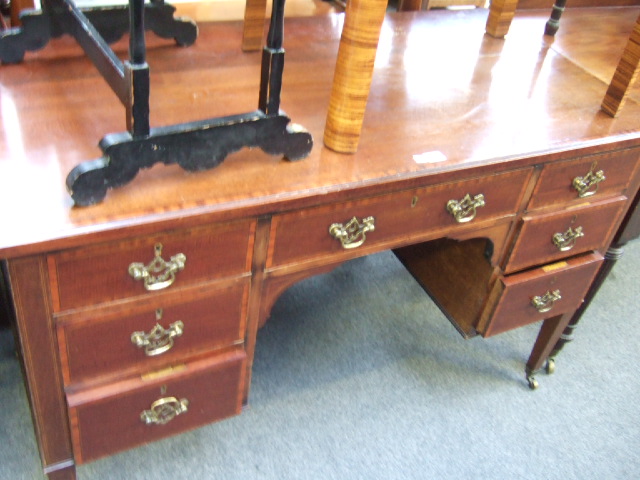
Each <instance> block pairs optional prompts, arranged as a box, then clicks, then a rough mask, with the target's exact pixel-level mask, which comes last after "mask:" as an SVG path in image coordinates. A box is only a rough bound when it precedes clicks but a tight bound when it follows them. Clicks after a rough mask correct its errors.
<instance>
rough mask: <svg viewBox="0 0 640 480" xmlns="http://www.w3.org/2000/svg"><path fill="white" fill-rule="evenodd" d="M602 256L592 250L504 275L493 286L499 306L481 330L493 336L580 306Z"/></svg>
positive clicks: (485, 321)
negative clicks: (585, 253) (588, 252)
mask: <svg viewBox="0 0 640 480" xmlns="http://www.w3.org/2000/svg"><path fill="white" fill-rule="evenodd" d="M602 260H603V257H602V255H600V254H599V253H590V254H587V255H583V256H581V257H574V258H572V259H570V260H567V261H562V262H558V263H557V264H552V265H548V266H546V267H541V268H537V269H534V270H529V271H526V272H522V273H519V274H516V275H510V276H507V277H503V278H502V279H501V280H499V281H498V282H497V286H496V289H495V290H494V292H495V291H497V292H498V293H497V294H495V296H497V303H495V302H494V303H493V305H496V306H495V308H494V309H493V312H492V313H491V314H489V315H488V316H487V318H486V319H484V320H482V322H481V323H483V324H484V325H485V326H484V327H482V328H479V330H480V331H481V333H482V335H483V336H484V337H490V336H492V335H496V334H498V333H502V332H505V331H507V330H511V329H514V328H518V327H522V326H524V325H528V324H530V323H534V322H537V321H540V320H543V319H545V318H550V317H554V316H556V315H560V314H563V313H568V312H571V311H572V310H575V309H577V308H578V306H580V303H581V302H582V300H583V298H584V296H585V295H586V293H587V290H588V289H589V286H590V285H591V282H592V281H593V278H594V276H595V274H596V272H597V270H598V268H599V267H600V265H601V263H602ZM557 297H560V298H557ZM494 298H495V297H494Z"/></svg>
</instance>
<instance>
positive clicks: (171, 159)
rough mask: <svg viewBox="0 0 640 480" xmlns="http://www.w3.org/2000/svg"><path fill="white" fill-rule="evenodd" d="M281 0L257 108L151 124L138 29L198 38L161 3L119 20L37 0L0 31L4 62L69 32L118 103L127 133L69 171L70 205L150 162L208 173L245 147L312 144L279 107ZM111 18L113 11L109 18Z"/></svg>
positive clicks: (276, 150) (96, 196) (133, 2)
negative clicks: (125, 57)
mask: <svg viewBox="0 0 640 480" xmlns="http://www.w3.org/2000/svg"><path fill="white" fill-rule="evenodd" d="M284 2H285V0H274V2H273V7H272V8H273V10H272V13H271V24H270V27H269V34H268V37H267V45H266V46H265V48H264V50H263V54H262V73H261V77H260V91H259V96H258V110H256V111H253V112H250V113H245V114H240V115H232V116H227V117H221V118H211V119H207V120H200V121H195V122H189V123H182V124H174V125H169V126H165V127H161V128H153V129H152V128H150V125H149V88H150V85H149V66H148V65H147V62H146V46H145V38H144V32H145V30H147V29H151V30H153V31H154V32H155V33H157V34H158V35H160V36H162V37H165V38H166V37H173V38H175V40H176V42H177V43H178V44H180V45H189V44H191V43H193V42H194V41H195V38H196V36H197V27H196V26H195V24H193V23H190V22H184V21H176V20H174V19H173V17H172V15H173V12H174V10H175V9H174V8H173V7H171V6H168V5H165V4H164V3H163V1H162V0H151V4H148V5H146V6H145V3H144V0H129V5H128V7H126V10H124V11H125V12H126V15H127V17H126V19H123V17H122V14H121V13H118V14H117V15H116V13H114V11H113V10H112V9H111V8H109V9H99V10H100V12H102V13H101V14H100V15H96V16H95V17H94V14H95V13H96V9H92V10H91V11H87V12H85V11H81V10H80V9H78V8H77V7H76V6H75V4H74V3H73V2H72V0H43V12H42V14H33V15H26V16H23V17H21V19H22V20H23V22H24V26H23V28H22V29H20V30H19V31H15V32H13V31H10V33H8V34H3V35H2V37H0V58H1V59H2V61H3V62H7V63H11V62H14V61H21V60H22V58H23V57H24V52H25V50H35V49H37V48H41V47H42V46H44V45H45V44H46V42H47V41H48V40H49V38H51V37H55V36H58V35H62V34H63V33H67V34H70V35H73V36H74V37H75V39H76V41H77V42H78V44H79V45H80V46H81V47H82V48H83V50H84V51H85V53H86V54H87V56H88V57H89V58H90V59H91V61H92V62H93V64H94V65H95V66H96V68H97V69H98V70H99V71H100V73H101V74H102V76H103V78H104V79H105V80H106V82H107V83H108V84H109V86H110V87H111V89H112V90H113V91H114V93H115V94H116V96H117V97H118V98H119V99H120V101H121V103H122V104H123V105H124V107H125V110H126V125H127V131H126V132H121V133H112V134H108V135H106V136H105V137H104V138H103V139H102V140H101V141H100V143H99V146H100V149H101V150H102V152H103V156H102V157H100V158H98V159H94V160H89V161H86V162H82V163H80V164H79V165H77V166H76V167H74V168H73V169H72V170H71V172H69V174H68V176H67V180H66V185H67V190H68V191H69V193H70V195H71V197H72V198H73V200H74V202H75V204H76V205H77V206H87V205H93V204H96V203H99V202H101V201H102V200H103V199H104V197H105V196H106V193H107V191H108V190H109V189H111V188H116V187H119V186H122V185H125V184H126V183H128V182H130V181H131V180H133V178H134V177H135V176H136V175H137V173H138V172H139V171H140V169H142V168H149V167H151V166H153V165H154V164H156V163H163V164H173V163H175V164H178V165H180V166H181V167H182V168H183V169H185V170H187V171H199V170H207V169H210V168H213V167H216V166H217V165H219V164H220V163H222V161H224V159H225V158H226V157H227V155H229V154H230V153H233V152H236V151H238V150H240V149H242V148H244V147H249V148H252V147H258V148H260V149H262V150H263V151H264V152H265V153H267V154H270V155H282V156H284V157H285V158H286V159H288V160H299V159H302V158H304V157H306V156H307V155H308V154H309V152H310V151H311V149H312V147H313V139H312V137H311V135H310V134H309V133H308V132H307V131H306V130H305V129H304V128H302V127H301V126H299V125H295V124H292V123H290V119H289V117H287V116H286V115H285V114H284V113H283V112H281V111H280V92H281V89H282V73H283V69H284V49H283V47H282V43H283V35H284ZM44 5H46V8H44ZM106 11H108V12H109V13H108V14H105V12H106ZM167 12H168V13H167ZM110 15H116V16H115V17H113V18H112V19H111V17H109V16H110ZM145 15H148V16H149V18H151V19H152V20H151V22H150V25H149V24H147V26H145ZM92 18H93V20H92ZM94 21H95V22H96V25H94V24H93V22H94ZM125 27H126V28H125ZM126 30H128V31H129V34H130V40H129V61H125V62H122V61H120V59H119V58H118V57H117V56H116V55H115V54H114V53H113V51H112V50H111V49H110V48H109V47H108V45H107V41H113V40H115V39H117V38H119V37H120V36H122V35H123V33H124V32H125V31H126ZM105 38H106V39H105Z"/></svg>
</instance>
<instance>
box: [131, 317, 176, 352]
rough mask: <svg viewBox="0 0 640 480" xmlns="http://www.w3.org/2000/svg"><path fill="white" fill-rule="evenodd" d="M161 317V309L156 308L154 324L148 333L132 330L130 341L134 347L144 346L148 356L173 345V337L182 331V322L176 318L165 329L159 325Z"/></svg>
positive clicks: (164, 350)
mask: <svg viewBox="0 0 640 480" xmlns="http://www.w3.org/2000/svg"><path fill="white" fill-rule="evenodd" d="M161 319H162V309H158V310H156V326H155V327H153V328H152V329H151V331H150V332H149V333H144V332H133V333H132V334H131V343H133V344H134V345H135V346H136V347H138V348H142V347H144V354H145V355H147V356H148V357H152V356H154V355H160V354H161V353H164V352H166V351H167V350H169V349H171V347H173V339H174V338H175V337H179V336H180V335H182V332H184V323H182V321H180V320H177V321H175V322H173V323H172V324H171V325H169V328H167V329H165V328H164V327H162V325H160V323H159V322H160V320H161Z"/></svg>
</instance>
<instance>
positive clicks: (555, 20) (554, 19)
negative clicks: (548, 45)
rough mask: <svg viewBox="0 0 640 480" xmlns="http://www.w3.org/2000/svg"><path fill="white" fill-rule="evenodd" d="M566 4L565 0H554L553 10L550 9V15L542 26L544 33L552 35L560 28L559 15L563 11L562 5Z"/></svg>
mask: <svg viewBox="0 0 640 480" xmlns="http://www.w3.org/2000/svg"><path fill="white" fill-rule="evenodd" d="M566 4H567V0H556V3H555V5H554V6H553V10H552V11H551V17H550V18H549V20H548V21H547V24H546V25H545V27H544V34H545V35H550V36H552V37H553V36H554V35H555V34H556V32H557V31H558V28H560V17H561V16H562V14H563V13H564V6H565V5H566Z"/></svg>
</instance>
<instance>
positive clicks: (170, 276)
mask: <svg viewBox="0 0 640 480" xmlns="http://www.w3.org/2000/svg"><path fill="white" fill-rule="evenodd" d="M186 261H187V257H186V256H185V255H184V253H178V254H177V255H174V256H173V257H171V259H170V260H169V261H168V262H167V261H165V260H164V259H163V258H162V244H161V243H156V245H155V247H154V258H153V260H152V261H151V262H150V263H149V264H148V265H144V264H142V263H137V262H134V263H132V264H131V265H129V275H131V276H132V277H133V278H134V280H144V288H146V289H147V290H149V291H151V290H162V289H163V288H167V287H168V286H169V285H171V284H172V283H173V281H174V280H175V279H176V273H177V272H179V271H180V270H182V269H183V268H184V264H185V262H186Z"/></svg>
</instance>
